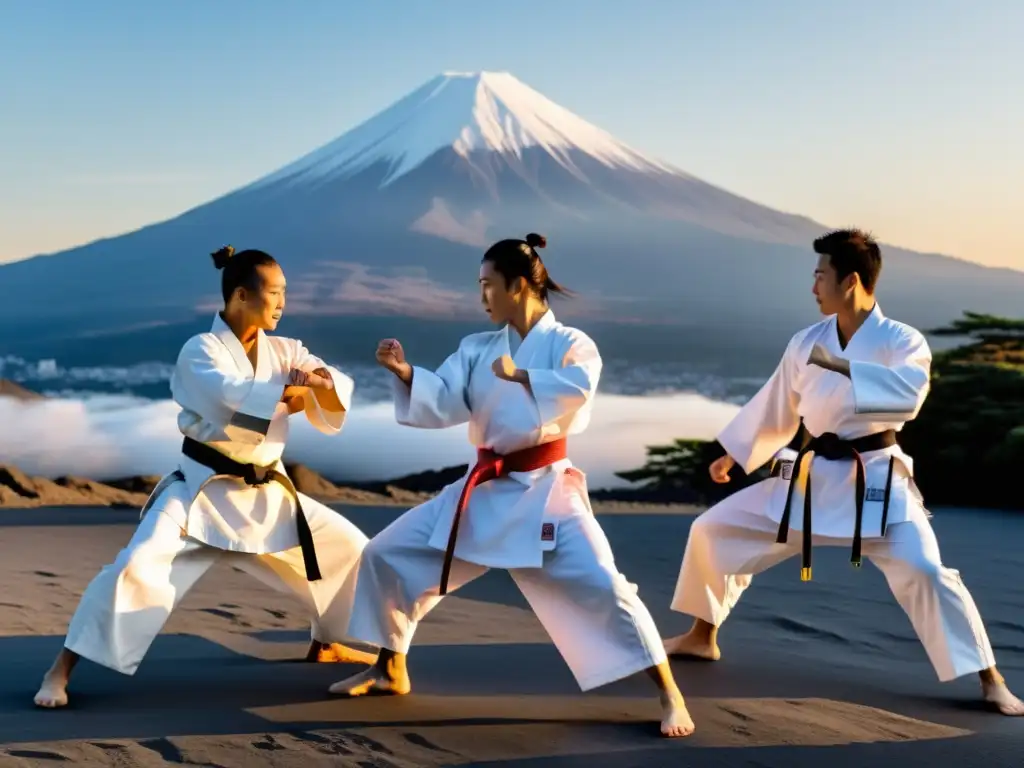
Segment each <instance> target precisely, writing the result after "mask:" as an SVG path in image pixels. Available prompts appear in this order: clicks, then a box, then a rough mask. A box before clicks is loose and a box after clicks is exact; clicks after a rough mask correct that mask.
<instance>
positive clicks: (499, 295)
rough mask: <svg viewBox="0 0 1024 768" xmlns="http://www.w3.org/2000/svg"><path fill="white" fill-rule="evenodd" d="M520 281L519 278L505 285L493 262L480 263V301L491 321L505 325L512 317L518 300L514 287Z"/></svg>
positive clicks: (502, 276) (503, 277) (503, 278)
mask: <svg viewBox="0 0 1024 768" xmlns="http://www.w3.org/2000/svg"><path fill="white" fill-rule="evenodd" d="M522 282H523V281H522V279H519V280H517V281H513V283H512V285H511V286H508V285H505V276H504V275H502V274H501V273H500V272H498V271H497V270H496V269H495V268H494V264H492V263H491V262H490V261H485V262H483V263H482V264H481V265H480V301H481V302H482V303H483V305H484V311H485V312H486V313H487V316H488V317H489V318H491V321H492V322H494V323H495V324H497V325H505V323H507V322H509V320H511V319H512V317H513V316H514V314H515V310H516V306H517V301H518V294H517V293H516V291H515V290H514V288H515V286H516V284H517V283H522Z"/></svg>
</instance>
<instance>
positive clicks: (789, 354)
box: [718, 338, 800, 474]
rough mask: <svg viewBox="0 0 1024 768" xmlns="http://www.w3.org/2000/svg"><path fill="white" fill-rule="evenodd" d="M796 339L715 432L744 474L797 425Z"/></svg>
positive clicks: (783, 442) (774, 450) (778, 447)
mask: <svg viewBox="0 0 1024 768" xmlns="http://www.w3.org/2000/svg"><path fill="white" fill-rule="evenodd" d="M797 346H798V345H797V339H796V338H794V339H793V340H792V341H790V343H789V345H788V346H787V347H786V351H785V352H784V353H783V355H782V360H780V361H779V364H778V366H777V367H776V369H775V372H774V373H773V374H772V376H771V378H770V379H768V381H767V382H765V384H764V386H762V387H761V389H760V390H759V391H758V393H757V394H756V395H754V396H753V397H752V398H751V399H750V400H749V401H748V402H747V404H746V405H744V406H743V408H742V409H740V412H739V413H737V414H736V415H735V416H734V417H733V419H732V421H730V422H729V424H728V425H727V426H726V427H725V429H723V430H722V431H721V432H720V433H719V435H718V442H719V443H721V445H722V447H723V448H725V450H726V452H727V453H728V454H729V456H731V457H732V459H733V461H735V462H736V463H737V464H739V465H740V466H741V467H742V468H743V471H744V472H746V473H747V474H750V473H751V472H754V471H755V470H756V469H757V468H758V467H760V466H761V465H762V464H764V463H765V462H767V461H768V460H769V459H771V458H772V457H773V456H774V455H775V454H776V453H778V452H779V451H780V450H782V448H784V447H785V446H786V445H787V444H788V443H789V441H790V440H791V439H792V438H793V435H794V434H796V431H797V429H799V427H800V414H799V413H798V411H797V407H798V406H799V404H800V397H799V395H798V393H797V392H796V390H795V389H794V380H795V374H796V359H795V354H796V350H797Z"/></svg>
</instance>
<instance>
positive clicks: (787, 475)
mask: <svg viewBox="0 0 1024 768" xmlns="http://www.w3.org/2000/svg"><path fill="white" fill-rule="evenodd" d="M792 478H793V462H792V461H783V462H782V479H783V480H791V479H792Z"/></svg>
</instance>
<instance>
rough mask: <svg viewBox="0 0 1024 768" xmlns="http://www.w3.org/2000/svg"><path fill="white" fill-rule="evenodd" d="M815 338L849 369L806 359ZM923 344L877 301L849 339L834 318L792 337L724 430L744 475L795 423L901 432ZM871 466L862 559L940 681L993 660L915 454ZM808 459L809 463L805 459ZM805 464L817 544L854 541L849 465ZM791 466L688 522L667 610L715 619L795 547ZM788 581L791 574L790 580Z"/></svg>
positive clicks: (780, 447) (875, 455) (784, 453)
mask: <svg viewBox="0 0 1024 768" xmlns="http://www.w3.org/2000/svg"><path fill="white" fill-rule="evenodd" d="M815 343H820V344H823V345H824V346H825V347H826V348H827V349H828V350H829V351H830V352H831V353H833V354H834V355H837V356H839V357H843V358H846V359H847V360H849V361H850V377H849V378H847V377H846V376H844V375H842V374H838V373H835V372H832V371H827V370H825V369H823V368H820V367H818V366H816V365H810V364H808V363H807V359H808V357H809V356H810V353H811V349H812V347H813V346H814V345H815ZM930 368H931V350H930V349H929V348H928V343H927V342H926V340H925V338H924V336H922V335H921V333H919V332H918V331H916V330H915V329H913V328H911V327H909V326H907V325H904V324H902V323H898V322H896V321H894V320H890V319H888V318H886V317H885V316H884V315H883V314H882V311H881V309H880V308H879V307H878V305H877V304H876V305H875V308H874V310H873V311H872V312H871V314H870V315H869V316H868V317H867V319H866V320H865V321H864V324H863V325H861V327H860V328H859V329H858V330H857V332H856V333H855V334H854V335H853V338H851V339H850V340H849V342H848V344H847V346H846V348H845V349H844V348H842V347H841V346H840V344H839V333H838V328H837V325H836V318H835V316H831V317H829V318H827V319H825V320H822V321H821V322H819V323H816V324H815V325H812V326H811V327H809V328H806V329H804V330H803V331H800V332H799V333H797V334H796V335H795V336H794V337H793V339H792V340H791V341H790V342H789V345H788V346H787V348H786V351H785V353H784V354H783V357H782V360H781V362H780V363H779V366H778V368H776V370H775V373H774V374H773V375H772V377H771V378H770V379H769V380H768V382H767V383H766V384H765V385H764V386H763V387H762V388H761V390H760V391H759V392H758V393H757V394H756V395H755V396H754V397H753V398H752V399H751V400H750V401H749V402H748V403H747V404H746V405H745V406H744V407H743V409H742V410H741V411H740V412H739V413H738V414H737V415H736V417H735V418H734V419H733V420H732V421H731V422H730V423H729V425H728V426H726V428H725V429H724V430H723V431H722V433H721V434H720V435H719V436H718V440H719V442H720V443H721V444H722V446H723V447H724V448H725V450H726V451H727V452H728V453H729V455H730V456H732V457H733V459H735V460H736V463H737V464H738V465H739V466H741V467H742V468H743V470H744V471H746V472H748V473H749V472H753V471H755V470H756V469H757V468H758V467H760V466H761V465H763V464H764V463H765V462H767V461H768V460H769V459H771V458H772V457H773V456H775V455H776V454H778V458H779V459H780V460H788V461H790V462H791V461H792V460H793V459H794V458H795V457H796V454H795V452H794V451H792V450H790V449H784V446H786V444H787V443H788V442H789V441H790V439H791V438H792V437H793V435H794V434H795V433H796V431H797V429H798V427H799V424H800V419H801V417H802V418H803V420H804V425H805V426H806V428H807V430H808V431H809V432H810V433H811V435H815V436H818V435H821V434H823V433H826V432H832V433H835V434H836V435H838V436H839V437H840V438H842V439H853V438H857V437H861V436H864V435H869V434H874V433H877V432H882V431H884V430H887V429H894V430H900V429H902V428H903V425H904V424H905V423H906V422H907V421H909V420H911V419H913V418H914V417H916V416H917V413H918V411H919V410H920V408H921V405H922V404H923V403H924V400H925V397H926V396H927V394H928V389H929V375H930ZM861 456H862V458H863V460H864V464H865V474H866V480H867V483H866V494H865V501H864V511H863V515H864V516H863V526H862V536H863V553H864V556H865V557H867V558H868V559H870V560H871V561H872V562H873V563H874V564H875V565H876V566H877V567H878V568H879V569H880V570H881V571H882V573H883V574H884V575H885V578H886V580H887V581H888V583H889V588H890V589H891V590H892V592H893V595H894V596H895V597H896V600H897V601H898V602H899V604H900V606H902V608H903V610H904V611H905V612H906V613H907V615H908V616H909V618H910V621H911V623H912V624H913V626H914V630H915V631H916V632H917V635H918V637H919V638H920V639H921V642H922V643H923V645H924V648H925V651H926V652H927V654H928V658H929V659H930V661H931V663H932V665H933V666H934V668H935V671H936V673H937V675H938V677H939V679H940V680H942V681H947V680H952V679H954V678H956V677H959V676H961V675H966V674H968V673H971V672H978V671H980V670H983V669H987V668H988V667H991V666H994V664H995V659H994V657H993V654H992V646H991V645H990V643H989V640H988V637H987V635H986V632H985V628H984V626H983V625H982V621H981V617H980V616H979V615H978V610H977V608H976V607H975V604H974V601H973V599H972V598H971V596H970V594H969V593H968V592H967V588H966V587H965V586H964V583H963V581H962V580H961V579H960V574H959V573H958V572H957V571H955V570H953V569H951V568H947V567H945V566H944V565H943V564H942V560H941V557H940V555H939V545H938V542H937V541H936V538H935V533H934V531H933V530H932V527H931V523H930V522H929V520H928V518H929V515H928V513H927V511H926V510H925V508H924V504H923V500H922V497H921V494H920V492H919V490H918V488H917V486H916V484H915V483H914V481H913V462H912V460H911V458H910V457H909V456H908V455H907V454H905V453H904V452H903V451H902V450H901V449H900V448H899V446H893V447H891V448H887V449H882V450H877V451H871V452H865V453H862V454H861ZM890 456H895V459H896V460H895V464H894V468H893V478H892V489H891V496H890V502H889V512H888V525H887V532H886V534H885V537H884V538H883V537H881V535H880V534H881V520H882V505H883V493H882V491H883V490H884V488H885V484H886V476H887V474H888V470H889V459H890ZM812 461H813V464H812V463H811V462H812ZM803 465H804V472H803V473H802V477H801V479H802V478H803V477H806V472H807V468H808V467H812V468H811V470H810V471H811V502H812V508H813V517H812V531H813V534H814V535H813V543H814V544H815V545H818V546H846V547H848V546H850V544H851V539H852V537H853V532H854V520H855V495H856V490H855V487H856V486H855V480H856V476H855V467H856V464H855V462H854V461H827V460H825V459H822V458H819V459H814V458H813V454H812V456H811V457H808V458H807V459H805V460H804V462H803ZM789 484H790V480H789V472H786V473H785V475H781V476H778V477H772V478H769V479H767V480H763V481H761V482H759V483H756V484H754V485H752V486H749V487H747V488H745V489H743V490H741V491H739V492H737V493H735V494H733V495H732V496H729V497H728V498H726V499H724V500H723V501H721V502H719V503H718V504H716V505H715V506H714V507H712V508H711V509H709V510H708V511H707V512H705V513H703V514H702V515H700V516H699V517H698V518H697V519H696V520H694V522H693V525H692V527H691V528H690V536H689V540H688V541H687V544H686V551H685V553H684V555H683V562H682V567H681V569H680V572H679V579H678V581H677V583H676V590H675V596H674V597H673V599H672V608H673V610H676V611H680V612H682V613H687V614H690V615H691V616H695V617H697V618H700V619H703V620H704V621H707V622H709V623H711V624H713V625H715V626H719V625H721V624H722V622H724V621H725V619H726V617H727V616H728V615H729V611H730V610H731V609H732V608H733V606H735V605H736V603H737V601H738V600H739V598H740V595H741V594H742V593H743V590H744V589H746V588H747V587H748V586H749V585H750V582H751V578H752V577H753V576H754V575H755V574H757V573H760V572H762V571H764V570H766V569H768V568H770V567H772V566H774V565H776V564H778V563H781V562H782V561H783V560H786V559H788V558H790V557H792V556H793V555H794V554H797V553H798V552H799V551H800V544H801V542H800V535H799V534H796V535H794V534H793V532H792V531H794V530H795V531H799V530H800V529H801V527H802V524H803V522H802V521H803V516H802V513H801V510H802V509H803V493H802V490H803V487H804V485H803V482H797V483H796V487H795V488H794V489H793V499H792V503H791V509H792V510H793V512H792V516H791V518H790V529H791V532H790V534H789V537H788V541H787V542H786V543H784V544H779V543H776V540H775V539H776V534H777V532H778V527H779V522H780V520H781V518H782V512H783V508H784V507H785V504H786V493H787V490H788V488H789ZM794 578H796V574H794Z"/></svg>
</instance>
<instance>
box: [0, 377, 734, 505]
mask: <svg viewBox="0 0 1024 768" xmlns="http://www.w3.org/2000/svg"><path fill="white" fill-rule="evenodd" d="M737 410H738V406H736V405H733V404H730V403H722V402H718V401H714V400H711V399H708V398H706V397H703V396H702V395H697V394H673V395H665V396H647V397H634V396H628V395H598V396H597V399H596V400H595V402H594V414H593V418H592V420H591V424H590V427H589V428H588V429H587V431H586V432H584V433H583V434H582V435H578V436H575V437H573V438H572V439H571V440H570V455H571V457H572V459H573V462H574V463H575V464H576V465H577V466H578V467H580V468H581V469H582V470H583V471H584V472H586V473H587V474H588V485H589V486H590V488H592V489H596V488H613V487H622V486H626V485H628V484H627V483H625V482H624V481H622V480H620V479H619V478H617V477H615V474H614V473H615V472H616V471H622V470H627V469H632V468H635V467H638V466H640V465H641V464H643V463H644V461H645V457H646V450H645V449H646V447H647V446H648V445H654V444H659V443H666V442H669V441H671V440H673V439H675V438H694V439H711V438H713V437H714V435H715V434H716V433H717V432H718V431H719V430H720V429H721V428H722V427H723V426H724V425H725V424H726V423H727V422H728V420H729V419H730V418H731V417H732V416H733V414H735V413H736V411H737ZM178 411H179V407H178V406H177V405H176V404H175V403H174V402H173V401H171V400H156V401H153V400H143V399H139V398H134V397H129V396H123V395H105V396H95V397H91V398H89V399H70V398H67V399H49V400H40V401H29V402H24V401H19V400H15V399H11V398H0V464H9V465H14V466H16V467H18V468H19V469H21V470H22V471H24V472H26V473H28V474H30V475H38V476H42V477H47V478H55V477H59V476H62V475H75V476H79V477H87V478H91V479H94V480H99V481H104V480H112V479H116V478H121V477H126V476H130V475H163V474H166V473H167V472H169V471H171V470H172V469H173V468H174V467H175V466H176V463H177V458H178V455H179V450H180V446H181V434H180V433H179V432H178V428H177V423H176V420H177V414H178ZM473 455H474V449H473V448H472V447H471V446H470V445H469V442H468V440H467V437H466V427H465V426H459V427H452V428H450V429H445V430H420V429H413V428H411V427H404V426H401V425H399V424H396V423H395V419H394V410H393V407H392V405H391V403H388V402H373V403H361V402H359V401H358V400H356V402H355V403H353V407H352V411H351V413H350V414H349V416H348V418H347V420H346V423H345V426H344V429H343V430H342V432H341V434H340V435H335V436H333V437H329V436H327V435H323V434H321V433H319V432H317V431H316V430H314V429H313V428H312V427H311V426H310V425H309V423H308V422H307V421H306V420H305V418H303V417H302V416H301V415H296V416H293V417H292V420H291V432H290V439H289V445H288V448H287V450H286V451H285V461H287V462H295V463H301V464H305V465H306V466H308V467H310V468H311V469H313V470H315V471H317V472H319V473H321V474H322V475H324V476H325V477H328V478H330V479H331V480H334V481H371V480H383V479H388V478H393V477H396V476H401V475H405V474H409V473H412V472H421V471H424V470H429V469H441V468H442V467H446V466H451V465H455V464H461V463H466V462H470V461H471V460H472V459H473Z"/></svg>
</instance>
